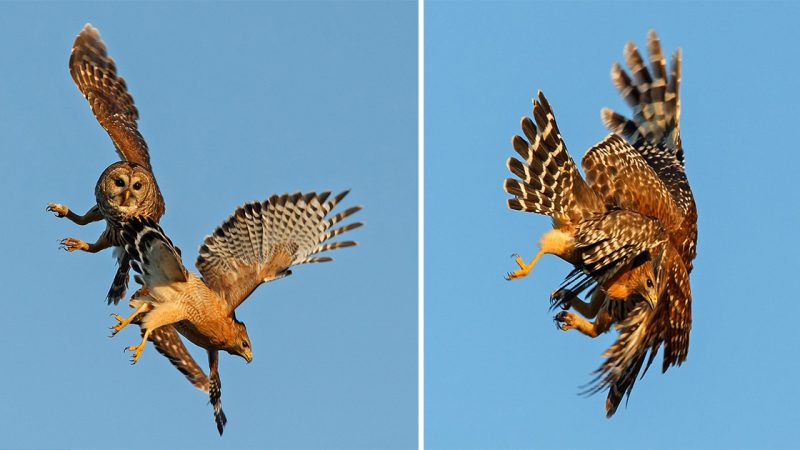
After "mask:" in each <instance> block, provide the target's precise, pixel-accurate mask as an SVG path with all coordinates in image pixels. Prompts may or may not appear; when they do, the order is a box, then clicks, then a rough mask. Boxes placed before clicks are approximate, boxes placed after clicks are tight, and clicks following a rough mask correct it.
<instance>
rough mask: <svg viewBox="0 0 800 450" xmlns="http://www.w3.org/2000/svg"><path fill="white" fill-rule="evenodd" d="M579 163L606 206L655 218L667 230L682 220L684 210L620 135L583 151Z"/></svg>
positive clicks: (676, 225)
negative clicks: (584, 153)
mask: <svg viewBox="0 0 800 450" xmlns="http://www.w3.org/2000/svg"><path fill="white" fill-rule="evenodd" d="M581 163H582V165H583V170H584V171H585V172H586V181H587V183H589V186H591V188H592V190H594V191H595V192H596V193H597V194H598V195H600V196H601V198H602V199H603V201H604V202H605V204H606V205H608V206H610V207H618V208H622V209H627V210H629V211H636V212H638V213H641V214H644V215H647V216H651V217H655V218H656V219H658V220H659V221H660V222H661V224H662V225H664V228H665V229H666V230H667V231H670V232H672V231H675V230H677V229H678V227H679V226H680V225H681V223H682V222H683V218H684V212H683V211H681V210H680V208H679V207H678V205H677V204H676V203H675V201H674V200H673V199H672V196H671V195H670V193H669V190H668V189H667V187H666V186H665V185H664V182H663V181H662V180H661V179H660V178H659V177H658V175H657V174H656V173H655V171H653V169H652V168H651V167H650V166H649V165H648V164H647V162H646V161H645V160H644V159H643V158H642V156H641V155H640V154H639V153H638V152H637V151H636V149H634V148H633V147H632V146H631V145H630V144H628V143H627V142H625V140H624V139H622V138H621V137H620V136H618V135H616V134H610V135H608V136H606V138H605V139H603V140H602V141H600V142H599V143H597V144H595V145H594V146H593V147H592V148H590V149H589V150H588V151H587V152H586V155H584V157H583V160H582V161H581Z"/></svg>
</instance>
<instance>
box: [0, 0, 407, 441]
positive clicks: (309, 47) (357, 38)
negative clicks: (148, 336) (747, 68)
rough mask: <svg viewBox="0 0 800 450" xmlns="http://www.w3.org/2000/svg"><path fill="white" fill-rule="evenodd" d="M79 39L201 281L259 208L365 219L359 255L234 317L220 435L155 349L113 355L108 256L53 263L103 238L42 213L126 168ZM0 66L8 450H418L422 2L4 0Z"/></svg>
mask: <svg viewBox="0 0 800 450" xmlns="http://www.w3.org/2000/svg"><path fill="white" fill-rule="evenodd" d="M86 22H91V23H92V24H93V25H95V26H96V27H98V28H99V29H100V32H101V35H102V36H103V38H104V40H105V42H106V44H107V45H108V48H109V52H110V54H111V56H112V57H113V58H115V59H116V61H117V67H118V71H119V74H120V75H122V76H123V77H124V78H125V79H126V80H127V82H128V87H129V89H130V91H131V93H132V94H133V96H134V99H135V101H136V105H137V106H138V108H139V111H140V114H141V120H140V129H141V131H142V133H143V135H144V136H145V138H146V139H147V142H148V143H149V145H150V149H151V154H152V162H153V167H154V171H155V174H156V176H157V178H158V181H159V184H160V186H161V188H162V190H163V193H164V197H165V199H166V202H167V214H166V215H165V216H164V218H163V221H162V225H163V227H164V229H165V230H166V231H167V233H168V234H169V235H170V236H171V238H172V240H173V241H174V242H175V243H176V244H177V245H178V246H180V247H181V248H182V249H183V255H184V262H185V263H186V265H187V266H188V267H190V268H192V269H194V260H195V258H196V256H197V248H198V246H199V245H200V243H201V242H202V238H203V236H205V235H206V234H209V233H211V232H212V231H213V230H214V228H215V227H216V226H217V225H219V224H220V223H221V222H222V221H223V220H224V219H225V218H226V217H228V215H229V214H231V213H232V212H233V210H234V209H235V208H236V207H237V206H238V205H240V204H242V203H244V202H246V201H252V200H256V199H259V200H263V199H265V198H267V197H268V196H270V195H271V194H272V193H281V192H287V191H292V192H293V191H297V190H304V191H309V190H317V191H322V190H336V191H338V190H343V189H347V188H352V192H351V194H350V196H349V197H348V198H347V199H346V202H345V204H344V205H343V206H345V207H347V206H350V205H354V204H361V205H363V206H364V210H363V211H362V212H360V213H358V214H357V215H356V216H355V219H357V220H363V221H365V222H366V226H365V227H363V228H361V229H359V230H357V231H355V232H353V233H352V237H353V238H355V239H357V240H358V241H360V243H361V246H360V247H357V248H352V249H345V250H337V251H335V252H334V253H333V254H332V256H334V257H335V258H336V261H334V262H333V263H328V264H324V265H314V266H304V267H299V268H297V270H295V271H294V275H293V276H292V277H290V278H288V279H285V280H281V281H279V282H275V283H272V284H270V285H268V286H262V287H261V288H259V290H257V291H256V292H255V293H254V294H253V296H252V297H251V298H250V299H249V300H248V301H247V302H246V303H244V305H243V306H242V307H241V308H239V310H238V311H237V313H238V314H237V315H238V318H239V319H240V320H243V321H244V322H246V323H247V325H248V331H249V334H250V338H251V340H252V343H253V350H254V354H255V358H254V360H253V362H252V363H251V364H249V365H247V364H246V363H245V362H244V360H242V359H241V358H238V357H231V356H229V355H227V354H224V355H223V356H222V357H221V363H220V365H221V376H222V383H223V396H222V404H223V407H224V409H225V412H226V413H227V416H228V419H229V422H228V427H227V428H226V430H225V435H224V436H223V437H222V438H220V437H219V436H218V435H217V431H216V427H215V425H214V420H213V416H212V410H211V407H210V406H209V405H208V398H207V396H206V395H204V394H203V393H201V392H200V391H198V390H196V389H195V388H194V387H192V386H191V385H190V384H189V383H188V382H186V380H185V379H184V377H183V376H182V375H181V374H180V373H179V372H178V371H177V370H175V369H174V368H172V367H171V365H170V364H169V363H168V362H167V360H166V359H164V358H163V357H162V356H160V355H159V354H158V353H157V352H156V351H155V349H154V348H153V347H152V346H151V345H148V347H147V349H146V350H145V352H144V354H143V356H142V358H141V359H140V361H139V363H138V364H136V365H135V366H131V365H130V364H129V358H130V353H123V351H122V349H123V348H124V347H125V346H128V345H131V344H134V343H136V342H138V336H139V335H138V330H136V329H135V328H131V329H128V330H125V331H124V332H122V333H120V334H119V335H117V336H116V337H114V338H113V339H110V338H109V337H108V335H109V330H108V327H110V326H111V325H112V324H113V323H114V320H113V319H112V318H111V317H109V314H111V313H123V314H126V315H127V313H128V312H129V311H130V310H129V309H128V307H127V306H126V305H125V304H124V303H123V304H120V305H119V306H117V307H108V306H106V304H105V300H104V297H105V294H106V292H107V290H108V287H109V285H110V284H111V280H112V278H113V274H114V271H115V264H114V261H113V259H112V257H111V252H110V251H105V252H103V253H101V254H98V255H89V254H67V253H65V252H63V251H60V250H59V249H58V240H59V239H61V238H64V237H68V236H73V237H77V238H80V239H84V240H87V241H90V242H91V241H94V240H95V239H96V237H97V236H99V234H100V233H101V231H102V230H103V227H104V225H101V224H99V223H96V224H92V225H89V226H86V227H79V226H77V225H75V224H72V223H70V222H68V221H67V220H66V219H56V218H54V217H53V216H52V214H50V213H46V212H45V205H46V204H47V202H48V201H56V202H62V203H64V204H66V205H68V206H70V207H72V208H74V209H75V210H76V211H78V212H79V213H83V212H85V211H86V210H87V209H88V208H89V207H90V206H92V205H93V202H94V185H95V182H96V180H97V178H98V177H99V175H100V173H101V172H102V170H103V169H104V168H105V167H106V166H107V165H109V164H111V163H112V162H114V161H115V160H117V156H116V153H115V152H114V150H113V147H112V144H111V141H110V140H109V138H108V136H107V135H106V133H105V132H104V130H103V129H102V128H101V127H100V126H99V125H98V123H97V122H96V121H95V118H94V116H93V115H92V114H91V112H90V109H89V106H88V104H87V103H86V101H85V100H84V99H83V98H82V96H81V95H80V93H79V92H78V90H77V89H76V88H75V86H74V84H73V82H72V79H71V78H70V76H69V73H68V71H67V61H68V58H69V54H70V48H71V46H72V42H73V40H74V38H75V36H76V34H77V33H78V32H79V31H80V30H81V28H82V27H83V25H84V24H85V23H86ZM0 49H1V50H2V54H3V61H4V62H3V69H2V71H0V119H1V120H0V146H1V147H2V167H3V168H4V174H5V175H4V177H3V180H2V187H3V191H4V194H5V195H3V196H2V197H3V199H2V210H3V211H4V213H5V220H4V225H3V235H4V236H5V239H4V244H3V254H4V258H2V259H1V260H0V273H2V284H3V286H4V294H3V297H4V299H3V305H4V311H3V314H2V315H0V330H2V331H0V333H2V339H3V342H4V345H3V347H4V349H3V352H2V363H0V367H1V368H2V375H0V380H1V382H0V399H2V402H1V403H2V406H0V447H2V448H23V447H24V448H67V447H70V448H121V447H138V448H159V447H160V448H245V447H248V448H265V447H272V448H275V447H277V448H408V447H412V446H415V445H416V431H417V295H416V293H417V282H416V280H417V203H416V199H417V5H416V3H414V2H410V1H402V2H369V1H357V2H296V3H293V2H267V3H256V2H245V3H235V4H223V3H221V2H220V3H212V2H197V3H186V2H173V3H152V2H147V3H133V2H125V3H114V4H113V5H105V4H99V3H63V2H58V3H45V2H35V3H32V4H28V3H1V4H0ZM131 283H132V287H133V286H134V284H133V281H132V282H131ZM193 349H194V350H195V351H193V353H194V354H195V356H196V357H197V358H198V359H199V360H200V361H201V365H202V366H203V367H207V361H206V356H205V351H202V350H199V349H197V348H194V347H193ZM197 350H199V351H197Z"/></svg>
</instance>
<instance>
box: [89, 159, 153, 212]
mask: <svg viewBox="0 0 800 450" xmlns="http://www.w3.org/2000/svg"><path fill="white" fill-rule="evenodd" d="M155 186H156V185H155V182H154V180H153V175H152V174H151V173H150V172H149V171H148V170H147V169H145V168H144V167H142V166H140V165H138V164H135V163H131V162H128V161H120V162H117V163H114V164H112V165H111V166H109V167H108V168H107V169H106V170H105V171H104V172H103V174H102V175H101V176H100V179H99V180H98V181H97V186H96V188H95V195H96V196H97V203H98V204H99V205H100V206H101V207H104V209H112V210H114V211H115V212H119V213H123V214H127V215H136V214H143V210H145V209H147V208H152V206H153V205H154V204H155V202H156V196H157V191H156V187H155Z"/></svg>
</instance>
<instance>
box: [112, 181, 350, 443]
mask: <svg viewBox="0 0 800 450" xmlns="http://www.w3.org/2000/svg"><path fill="white" fill-rule="evenodd" d="M347 193H348V191H345V192H342V193H341V194H339V195H337V196H336V197H334V198H333V199H331V200H328V198H329V197H330V192H324V193H321V194H316V193H313V192H312V193H308V194H301V193H296V194H292V195H289V194H284V195H280V196H278V195H274V196H272V197H271V198H269V199H268V200H266V201H264V202H255V203H248V204H245V205H244V206H241V207H239V208H237V209H236V211H235V212H234V213H233V215H232V216H231V217H229V218H228V219H227V220H226V221H225V222H224V223H223V224H222V225H221V226H220V227H218V228H217V229H216V230H215V231H214V233H213V234H211V235H210V236H207V237H206V238H205V241H204V243H203V245H202V246H201V247H200V252H199V253H200V254H199V256H198V258H197V262H196V264H195V265H196V266H197V269H198V270H199V271H200V277H198V276H197V275H195V274H193V273H191V272H189V271H188V270H187V269H186V268H185V267H184V265H183V263H182V261H181V257H180V254H179V252H178V251H177V249H176V247H175V246H174V245H173V244H172V241H170V239H169V238H168V237H167V236H166V235H165V234H164V233H163V231H162V230H161V228H160V227H159V226H158V224H157V223H156V222H155V221H153V220H152V219H149V218H133V219H131V220H130V221H129V222H128V223H126V224H125V226H124V231H123V238H124V240H125V250H126V251H127V252H128V254H129V255H130V257H131V263H132V264H131V265H132V267H133V270H134V271H135V272H137V273H138V274H139V275H137V276H136V278H135V279H136V281H137V282H138V283H141V284H142V285H143V288H142V289H140V290H139V291H138V292H137V294H136V295H134V296H133V297H132V298H131V301H130V306H131V307H133V308H135V311H134V313H133V314H131V316H130V317H128V318H125V319H122V318H119V319H118V320H119V323H118V324H117V325H115V327H114V329H115V332H116V331H119V330H121V329H122V328H124V327H125V326H127V325H128V324H130V323H132V322H133V321H134V319H136V320H137V322H138V324H139V326H140V328H141V331H142V340H141V342H140V343H139V344H138V345H135V346H130V347H128V350H131V351H133V363H136V361H137V360H138V358H139V356H140V355H141V353H142V351H143V350H144V348H145V344H146V343H147V339H148V337H150V336H151V334H152V333H154V332H155V331H157V330H159V329H161V327H164V326H169V325H172V326H174V327H175V329H177V330H178V331H179V332H180V333H181V334H182V335H183V336H184V337H186V338H187V339H189V341H191V342H192V343H194V344H195V345H197V346H199V347H202V348H204V349H206V350H207V352H208V363H209V377H208V378H209V380H210V382H209V388H208V392H209V397H210V400H211V404H212V406H213V408H214V418H215V421H216V424H217V430H218V431H219V433H220V434H222V432H223V429H224V426H225V424H226V422H227V419H226V417H225V414H224V412H223V411H222V407H221V383H220V377H219V366H218V363H219V352H220V351H226V352H228V353H230V354H233V355H238V356H241V357H242V358H244V359H245V360H246V361H247V362H250V361H251V360H252V358H253V353H252V349H251V345H250V338H249V337H248V335H247V329H246V327H245V325H244V323H242V322H240V321H239V320H237V318H236V314H235V311H236V308H237V307H238V306H239V305H240V304H242V302H244V301H245V300H246V299H247V298H248V297H249V296H250V294H252V293H253V291H255V289H256V288H258V286H260V285H261V284H262V283H267V282H270V281H274V280H277V279H280V278H284V277H287V276H289V275H291V274H292V272H291V271H290V270H289V269H290V268H291V267H292V266H295V265H299V264H306V263H318V262H326V261H331V260H332V258H330V257H325V256H316V255H318V254H319V253H322V252H325V251H329V250H333V249H337V248H344V247H351V246H354V245H357V244H356V242H354V241H337V242H330V240H331V239H333V238H335V237H336V236H339V235H341V234H343V233H345V232H347V231H350V230H353V229H355V228H358V227H360V226H361V225H362V223H361V222H354V223H349V224H346V225H342V226H339V227H338V228H334V226H335V225H337V224H339V223H340V222H341V221H342V220H344V219H346V218H348V217H350V216H351V215H352V214H354V213H356V212H358V211H359V210H360V209H361V207H359V206H355V207H351V208H349V209H346V210H345V211H342V212H340V213H338V214H336V215H334V216H332V217H328V214H329V213H330V212H331V211H332V210H333V209H334V207H335V206H336V205H337V204H339V202H341V200H342V199H343V198H344V197H345V196H346V195H347ZM203 381H204V380H202V379H201V380H199V381H198V383H200V382H203Z"/></svg>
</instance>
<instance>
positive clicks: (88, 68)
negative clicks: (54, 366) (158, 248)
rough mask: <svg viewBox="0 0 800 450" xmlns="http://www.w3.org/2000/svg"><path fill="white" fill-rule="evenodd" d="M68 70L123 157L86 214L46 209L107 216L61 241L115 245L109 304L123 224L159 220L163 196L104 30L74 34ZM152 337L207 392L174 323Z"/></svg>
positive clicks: (115, 293)
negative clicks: (89, 232) (90, 239)
mask: <svg viewBox="0 0 800 450" xmlns="http://www.w3.org/2000/svg"><path fill="white" fill-rule="evenodd" d="M69 72H70V74H71V75H72V79H73V80H74V81H75V84H76V85H77V86H78V89H79V90H80V92H81V93H82V94H83V95H84V96H85V97H86V99H87V100H88V101H89V105H90V106H91V108H92V112H94V115H95V117H96V118H97V120H98V122H100V125H102V126H103V128H105V130H106V131H107V132H108V134H109V136H110V137H111V140H112V142H113V143H114V147H115V148H116V150H117V153H118V155H119V156H120V158H121V159H122V161H119V162H115V163H114V164H111V165H110V166H108V167H107V168H106V169H105V170H104V171H103V173H102V175H100V179H99V180H98V181H97V184H96V186H95V200H96V204H95V205H94V206H92V207H91V208H90V209H89V211H88V212H87V213H86V214H84V215H78V214H76V213H75V212H73V211H72V210H70V208H68V207H67V206H64V205H61V204H57V203H50V204H49V205H48V206H47V209H48V210H49V211H52V212H54V213H55V214H56V216H58V217H66V218H68V219H69V220H71V221H72V222H75V223H76V224H78V225H86V224H88V223H92V222H96V221H100V220H105V222H106V229H105V230H104V231H103V233H102V234H101V235H100V237H99V238H98V239H97V241H96V242H94V243H91V244H90V243H86V242H84V241H82V240H79V239H75V238H67V239H64V240H62V241H61V245H62V247H63V248H64V249H66V250H67V251H70V252H72V251H75V250H82V251H87V252H90V253H96V252H99V251H101V250H103V249H106V248H109V247H114V253H115V256H116V258H117V261H118V269H117V273H116V275H115V276H114V281H113V282H112V284H111V288H110V289H109V291H108V295H107V299H108V303H109V304H111V303H115V304H116V303H118V302H119V300H120V299H122V298H123V297H124V296H125V292H126V290H127V287H128V272H129V270H130V258H129V257H128V255H127V254H126V253H125V248H124V245H123V241H122V238H121V236H122V234H121V233H122V224H124V223H126V222H127V221H129V220H130V219H131V218H133V217H146V218H148V219H150V220H153V221H158V220H159V219H160V218H161V216H163V215H164V210H165V206H164V199H163V198H162V196H161V191H160V190H159V188H158V183H156V180H155V177H154V176H153V172H152V168H151V166H150V154H149V152H148V149H147V143H146V142H145V140H144V138H143V137H142V135H141V134H140V133H139V131H138V127H137V123H136V121H137V120H138V118H139V112H138V111H137V109H136V107H135V106H134V103H133V97H131V95H130V94H129V93H128V89H127V86H126V84H125V80H123V79H122V77H119V76H117V69H116V66H115V64H114V60H113V59H111V57H109V56H108V53H107V51H106V46H105V44H103V41H102V40H101V39H100V33H99V32H98V31H97V29H95V28H93V27H92V26H91V25H89V24H86V26H84V28H83V30H81V32H80V33H79V34H78V36H77V38H76V39H75V43H74V44H73V47H72V54H71V56H70V59H69ZM149 339H150V340H151V341H152V342H153V344H154V345H155V347H156V349H157V350H158V351H159V352H160V353H161V354H163V355H164V356H165V357H166V358H167V359H168V360H169V361H170V362H171V363H172V364H173V365H174V366H175V367H176V368H177V369H178V370H180V372H181V373H183V374H184V375H185V376H186V377H187V379H188V380H189V381H190V382H191V383H192V384H193V385H194V386H196V387H197V388H198V389H201V390H203V391H205V392H208V391H209V388H210V383H209V380H208V377H206V375H205V374H204V373H203V371H202V369H201V368H200V367H199V365H198V364H197V362H196V361H195V360H194V359H193V358H192V357H191V355H190V354H189V352H188V351H187V350H186V346H185V345H184V344H183V341H182V340H181V338H180V337H179V336H178V333H177V332H176V330H175V329H174V328H173V327H172V326H166V327H162V328H160V329H158V330H154V331H153V333H151V335H150V337H149Z"/></svg>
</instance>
